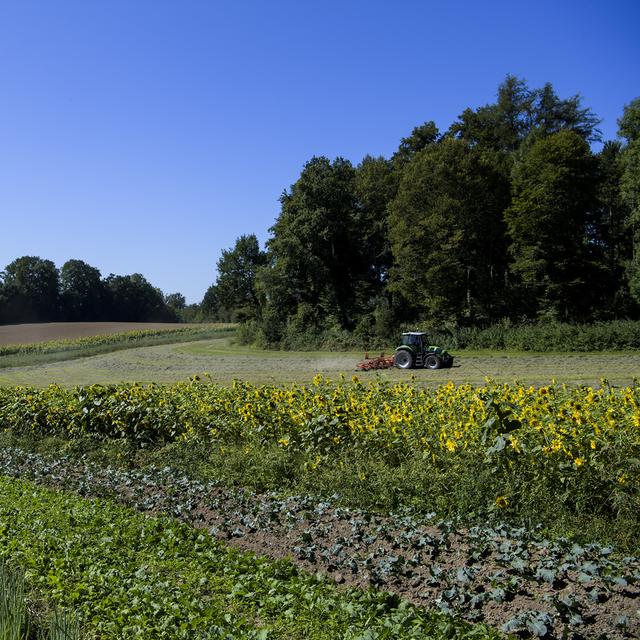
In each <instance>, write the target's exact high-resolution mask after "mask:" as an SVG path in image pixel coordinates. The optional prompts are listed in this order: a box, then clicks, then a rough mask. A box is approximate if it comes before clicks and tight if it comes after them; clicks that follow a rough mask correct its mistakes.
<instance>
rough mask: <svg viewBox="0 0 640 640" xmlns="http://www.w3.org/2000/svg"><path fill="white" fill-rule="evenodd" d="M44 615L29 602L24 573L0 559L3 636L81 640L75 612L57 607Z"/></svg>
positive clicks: (4, 639)
mask: <svg viewBox="0 0 640 640" xmlns="http://www.w3.org/2000/svg"><path fill="white" fill-rule="evenodd" d="M43 618H45V616H43V615H36V614H34V612H33V611H32V610H31V609H30V608H29V607H28V606H27V594H26V590H25V581H24V575H23V573H22V572H21V571H16V570H15V569H12V568H10V567H8V566H7V565H6V564H4V563H0V638H1V639H2V640H80V638H81V635H80V628H79V626H78V623H77V621H76V620H75V619H74V618H73V616H71V615H69V614H67V613H64V612H60V611H59V610H58V609H54V611H53V612H51V613H49V614H48V615H47V616H46V619H43Z"/></svg>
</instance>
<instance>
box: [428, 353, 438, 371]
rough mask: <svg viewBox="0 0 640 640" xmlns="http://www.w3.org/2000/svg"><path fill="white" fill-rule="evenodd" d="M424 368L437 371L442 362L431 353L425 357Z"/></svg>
mask: <svg viewBox="0 0 640 640" xmlns="http://www.w3.org/2000/svg"><path fill="white" fill-rule="evenodd" d="M424 366H425V367H426V368H427V369H439V368H440V367H441V366H442V360H441V359H440V358H439V357H438V356H437V355H435V354H433V353H432V354H430V355H428V356H427V357H426V359H425V361H424Z"/></svg>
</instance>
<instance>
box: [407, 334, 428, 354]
mask: <svg viewBox="0 0 640 640" xmlns="http://www.w3.org/2000/svg"><path fill="white" fill-rule="evenodd" d="M426 335H427V334H426V333H422V332H420V331H409V332H408V333H403V334H402V344H403V345H404V346H407V347H413V348H414V349H417V350H418V351H422V350H423V349H424V345H425V343H426Z"/></svg>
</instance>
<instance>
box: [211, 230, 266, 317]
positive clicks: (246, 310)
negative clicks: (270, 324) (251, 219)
mask: <svg viewBox="0 0 640 640" xmlns="http://www.w3.org/2000/svg"><path fill="white" fill-rule="evenodd" d="M265 261H266V255H265V253H264V252H263V251H261V250H260V244H259V243H258V238H257V237H256V236H255V235H254V234H251V235H243V236H240V237H239V238H238V239H237V240H236V243H235V245H234V247H233V248H232V249H228V250H223V251H222V256H221V257H220V259H219V260H218V264H217V268H218V278H217V280H216V284H215V298H216V306H217V309H218V314H219V313H220V310H222V309H224V310H225V311H226V315H228V318H225V319H228V320H231V321H236V320H244V319H247V318H252V317H254V316H255V314H256V310H257V306H258V299H257V294H256V287H255V280H256V275H257V273H258V270H259V269H260V268H261V267H262V266H263V265H264V264H265Z"/></svg>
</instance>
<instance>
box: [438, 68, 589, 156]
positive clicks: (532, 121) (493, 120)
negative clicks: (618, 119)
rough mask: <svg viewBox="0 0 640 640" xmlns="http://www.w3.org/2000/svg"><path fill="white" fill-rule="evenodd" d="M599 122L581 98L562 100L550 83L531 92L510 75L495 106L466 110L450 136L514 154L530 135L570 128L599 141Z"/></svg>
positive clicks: (585, 136)
mask: <svg viewBox="0 0 640 640" xmlns="http://www.w3.org/2000/svg"><path fill="white" fill-rule="evenodd" d="M599 122H600V120H599V118H597V116H595V114H594V113H593V112H592V111H591V110H590V109H588V108H585V107H583V106H582V99H581V97H580V96H579V95H576V96H572V97H570V98H567V99H564V100H562V99H560V98H559V97H558V96H557V95H556V93H555V91H554V89H553V87H552V85H551V84H550V83H547V84H545V85H544V86H543V87H542V88H541V89H530V88H529V87H528V86H527V84H526V82H525V81H524V80H523V79H521V78H517V77H516V76H513V75H507V77H506V78H505V80H504V82H502V84H501V85H500V86H499V87H498V95H497V100H496V102H495V103H494V104H488V105H485V106H483V107H479V108H478V109H476V110H475V111H474V110H472V109H466V110H465V111H463V112H462V114H461V115H460V116H459V118H458V120H457V121H456V122H454V123H453V124H452V125H451V127H450V128H449V131H448V134H449V135H452V136H454V137H456V138H462V139H464V140H467V141H468V142H469V143H471V144H474V145H476V144H477V145H481V146H484V147H488V148H491V149H496V150H502V151H509V152H512V151H515V150H516V149H518V147H519V146H520V145H521V144H522V142H523V141H524V140H525V139H526V138H527V137H529V136H531V135H535V136H537V137H540V136H546V135H551V134H553V133H557V132H558V131H561V130H563V129H570V130H572V131H574V132H575V133H577V134H578V135H579V136H580V137H581V138H583V139H584V140H586V141H595V140H599V139H600V135H601V134H600V131H599V130H598V128H597V127H598V124H599Z"/></svg>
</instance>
